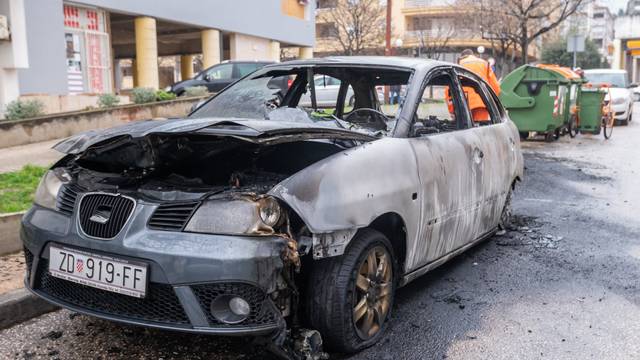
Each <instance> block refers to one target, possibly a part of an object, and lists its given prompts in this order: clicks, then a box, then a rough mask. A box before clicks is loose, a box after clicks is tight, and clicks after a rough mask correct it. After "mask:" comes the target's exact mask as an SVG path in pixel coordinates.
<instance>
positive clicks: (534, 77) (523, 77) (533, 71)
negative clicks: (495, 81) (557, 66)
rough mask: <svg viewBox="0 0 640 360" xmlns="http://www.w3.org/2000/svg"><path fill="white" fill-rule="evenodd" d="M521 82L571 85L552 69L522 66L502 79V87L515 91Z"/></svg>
mask: <svg viewBox="0 0 640 360" xmlns="http://www.w3.org/2000/svg"><path fill="white" fill-rule="evenodd" d="M521 82H555V83H560V84H567V83H570V80H569V79H567V78H566V77H565V76H564V75H562V74H560V73H559V72H557V71H553V70H551V69H546V68H541V67H537V66H532V65H522V66H520V67H519V68H517V69H515V70H513V71H512V72H510V73H509V74H508V75H507V76H505V77H504V79H502V82H501V87H502V88H503V91H504V90H505V89H515V87H516V86H517V85H518V84H519V83H521Z"/></svg>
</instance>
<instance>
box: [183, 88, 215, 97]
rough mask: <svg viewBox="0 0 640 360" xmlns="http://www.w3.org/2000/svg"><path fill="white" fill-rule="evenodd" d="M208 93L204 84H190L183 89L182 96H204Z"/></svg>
mask: <svg viewBox="0 0 640 360" xmlns="http://www.w3.org/2000/svg"><path fill="white" fill-rule="evenodd" d="M208 94H209V90H208V89H207V87H206V86H190V87H188V88H186V89H184V96H205V95H208Z"/></svg>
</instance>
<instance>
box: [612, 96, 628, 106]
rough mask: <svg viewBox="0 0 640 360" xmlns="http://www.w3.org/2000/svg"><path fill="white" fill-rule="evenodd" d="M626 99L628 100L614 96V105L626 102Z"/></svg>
mask: <svg viewBox="0 0 640 360" xmlns="http://www.w3.org/2000/svg"><path fill="white" fill-rule="evenodd" d="M626 101H627V99H625V98H614V99H613V105H620V104H624V103H625V102H626Z"/></svg>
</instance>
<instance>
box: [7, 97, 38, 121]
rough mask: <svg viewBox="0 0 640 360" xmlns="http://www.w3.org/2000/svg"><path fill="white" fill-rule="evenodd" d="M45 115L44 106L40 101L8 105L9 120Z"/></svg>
mask: <svg viewBox="0 0 640 360" xmlns="http://www.w3.org/2000/svg"><path fill="white" fill-rule="evenodd" d="M40 115H44V104H43V103H42V101H40V100H38V99H31V100H15V101H12V102H10V103H9V104H8V105H7V109H6V110H5V116H6V118H7V120H18V119H28V118H32V117H36V116H40Z"/></svg>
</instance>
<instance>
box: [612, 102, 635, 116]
mask: <svg viewBox="0 0 640 360" xmlns="http://www.w3.org/2000/svg"><path fill="white" fill-rule="evenodd" d="M611 109H612V110H613V117H614V118H615V119H616V120H627V119H628V118H629V112H631V106H630V104H628V103H622V104H614V105H613V106H612V107H611Z"/></svg>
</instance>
